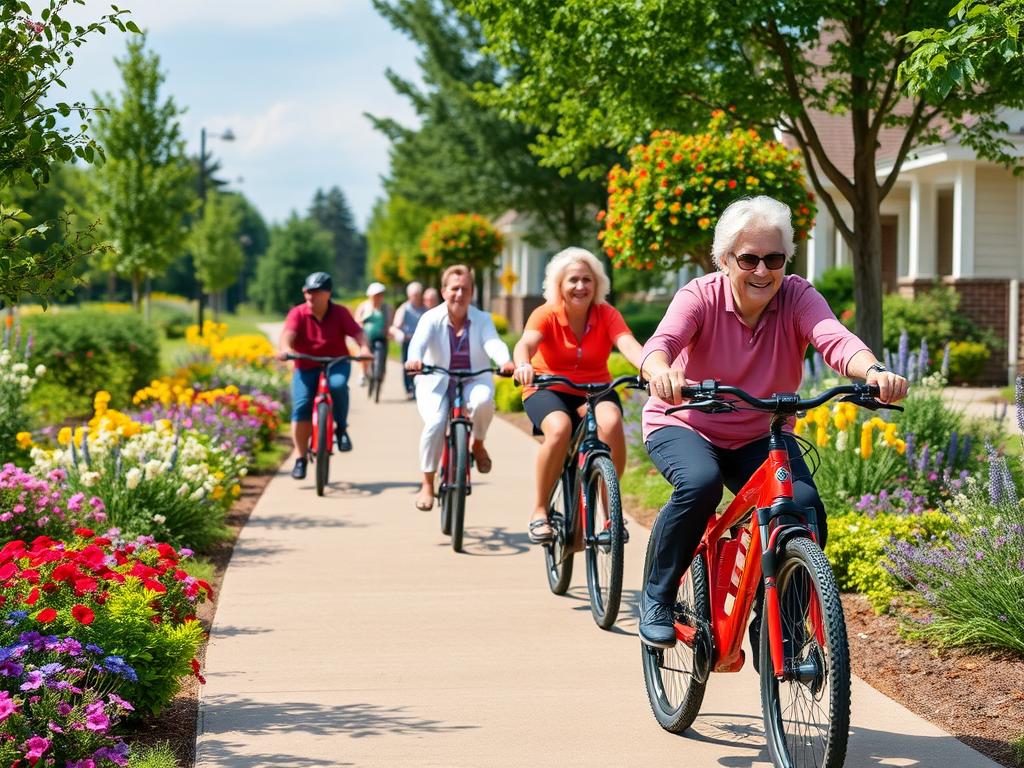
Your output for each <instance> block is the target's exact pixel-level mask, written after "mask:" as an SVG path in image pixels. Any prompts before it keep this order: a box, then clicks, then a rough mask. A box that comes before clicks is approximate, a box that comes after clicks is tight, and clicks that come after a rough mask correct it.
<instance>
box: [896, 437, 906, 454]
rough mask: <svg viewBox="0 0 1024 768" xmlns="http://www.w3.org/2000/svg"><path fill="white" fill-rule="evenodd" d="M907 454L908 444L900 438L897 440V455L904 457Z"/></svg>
mask: <svg viewBox="0 0 1024 768" xmlns="http://www.w3.org/2000/svg"><path fill="white" fill-rule="evenodd" d="M906 452H907V444H906V442H904V441H903V440H900V439H899V438H896V453H898V454H899V455H900V456H902V455H903V454H905V453H906Z"/></svg>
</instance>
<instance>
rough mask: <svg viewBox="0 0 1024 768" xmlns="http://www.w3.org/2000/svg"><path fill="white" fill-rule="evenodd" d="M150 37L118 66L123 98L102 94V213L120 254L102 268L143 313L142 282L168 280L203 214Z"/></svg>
mask: <svg viewBox="0 0 1024 768" xmlns="http://www.w3.org/2000/svg"><path fill="white" fill-rule="evenodd" d="M145 46H146V38H145V36H138V37H136V38H135V39H132V40H129V41H128V50H127V55H126V56H125V58H123V59H117V60H116V63H117V66H118V69H119V70H120V71H121V76H122V78H123V79H124V88H123V90H122V91H121V94H120V97H119V98H116V97H114V96H113V95H111V94H107V95H106V96H99V95H96V96H95V99H96V101H97V104H98V106H99V107H100V108H101V110H102V111H100V112H99V113H98V114H97V118H96V135H97V138H98V139H99V141H100V143H101V144H102V145H103V148H104V151H105V152H106V155H107V162H106V163H104V165H103V166H101V167H100V168H98V169H97V170H96V174H95V182H96V183H95V186H94V203H93V205H94V207H95V208H96V209H97V210H98V211H99V212H100V214H101V215H102V216H103V225H102V227H103V232H104V233H105V234H106V235H107V236H108V237H109V239H110V241H111V243H112V245H113V246H114V248H115V249H116V253H115V254H113V255H108V256H107V257H106V258H104V259H103V261H102V264H103V266H104V267H106V268H108V269H113V270H114V271H115V272H117V274H119V275H121V276H122V277H125V278H127V279H128V280H130V281H131V285H132V301H133V303H134V304H135V306H136V308H138V307H139V301H140V297H141V288H142V282H143V280H144V279H145V278H149V277H153V276H156V275H160V274H163V273H164V272H165V271H166V270H167V268H168V266H169V265H170V264H171V262H172V261H173V260H174V259H176V258H178V257H179V256H180V255H181V253H182V250H183V248H184V245H185V241H186V239H187V237H188V230H187V228H186V226H185V222H186V217H187V216H188V214H189V212H190V211H191V210H193V208H194V207H195V202H196V196H195V191H194V190H193V182H192V179H193V175H192V174H193V169H192V167H191V164H190V163H189V160H188V157H187V155H186V154H185V142H184V140H183V139H182V138H181V126H180V124H179V123H178V117H179V116H180V115H181V114H182V110H180V109H179V108H178V106H177V105H176V104H175V103H174V99H173V98H168V99H167V100H166V101H163V102H161V101H160V86H161V84H162V83H163V81H164V74H163V73H162V72H161V71H160V58H159V57H158V56H157V54H155V53H151V52H147V51H146V50H145Z"/></svg>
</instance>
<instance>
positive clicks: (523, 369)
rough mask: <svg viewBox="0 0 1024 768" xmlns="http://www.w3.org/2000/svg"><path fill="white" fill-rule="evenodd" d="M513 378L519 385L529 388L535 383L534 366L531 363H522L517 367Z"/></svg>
mask: <svg viewBox="0 0 1024 768" xmlns="http://www.w3.org/2000/svg"><path fill="white" fill-rule="evenodd" d="M512 378H513V379H515V381H516V383H517V384H521V385H522V386H524V387H528V386H530V385H531V384H532V383H533V366H532V365H530V364H529V363H520V364H519V365H517V366H516V367H515V370H514V371H513V373H512Z"/></svg>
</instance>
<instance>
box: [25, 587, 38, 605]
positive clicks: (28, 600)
mask: <svg viewBox="0 0 1024 768" xmlns="http://www.w3.org/2000/svg"><path fill="white" fill-rule="evenodd" d="M38 599H39V590H38V589H36V588H35V587H32V591H31V592H29V593H28V596H26V597H25V605H35V604H36V601H37V600H38Z"/></svg>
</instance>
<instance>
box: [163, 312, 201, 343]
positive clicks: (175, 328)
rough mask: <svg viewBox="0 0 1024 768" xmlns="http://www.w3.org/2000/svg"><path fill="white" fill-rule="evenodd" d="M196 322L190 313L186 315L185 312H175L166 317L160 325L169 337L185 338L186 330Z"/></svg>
mask: <svg viewBox="0 0 1024 768" xmlns="http://www.w3.org/2000/svg"><path fill="white" fill-rule="evenodd" d="M194 322H195V321H194V320H193V319H192V317H191V316H190V315H186V314H185V313H184V312H175V313H173V314H171V315H169V316H168V317H166V318H164V319H163V320H162V321H161V322H160V327H161V328H162V329H163V332H164V336H166V337H167V338H168V339H184V338H185V330H186V329H187V328H188V327H189V326H190V325H193V324H194Z"/></svg>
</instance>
